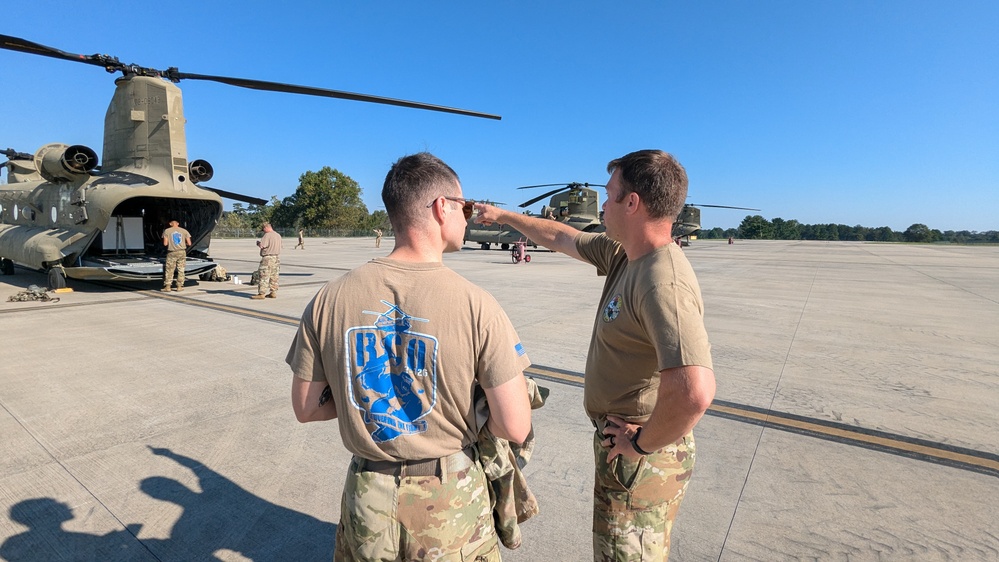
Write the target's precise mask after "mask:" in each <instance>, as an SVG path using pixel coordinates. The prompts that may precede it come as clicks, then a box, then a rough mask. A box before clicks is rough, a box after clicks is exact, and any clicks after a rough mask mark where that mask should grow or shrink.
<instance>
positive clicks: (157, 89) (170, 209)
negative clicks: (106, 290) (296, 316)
mask: <svg viewBox="0 0 999 562" xmlns="http://www.w3.org/2000/svg"><path fill="white" fill-rule="evenodd" d="M116 85H117V89H116V91H115V95H114V97H113V98H112V101H111V104H110V106H109V108H108V112H107V116H106V118H105V139H104V154H103V166H102V167H101V169H99V170H98V169H96V164H97V159H96V154H95V153H94V152H93V151H92V150H90V149H88V148H86V147H83V146H66V145H62V144H49V145H46V146H44V147H42V148H41V149H39V150H38V151H37V152H35V153H34V154H23V153H11V151H8V153H9V154H8V156H9V158H10V160H9V161H8V162H7V163H6V164H5V166H6V168H7V180H8V183H7V184H6V185H0V257H2V258H5V259H8V260H11V261H13V262H14V263H17V264H20V265H22V266H26V267H29V268H33V269H41V270H48V269H51V268H53V267H58V266H61V267H62V268H64V270H65V273H66V276H68V277H74V278H78V279H129V280H147V279H157V278H160V277H162V275H163V261H164V259H163V258H164V256H165V248H164V246H163V244H162V238H161V233H162V231H163V229H164V228H166V226H167V224H168V223H169V221H171V220H176V221H178V222H179V223H180V224H181V226H183V227H184V228H186V229H187V230H188V231H189V232H190V233H191V239H192V243H193V244H192V247H191V248H189V249H188V256H189V259H188V263H187V268H186V273H187V274H188V275H198V274H200V273H204V272H206V271H210V270H211V269H214V268H215V263H213V262H212V261H211V260H210V259H208V255H207V251H208V245H209V241H210V239H211V232H212V230H213V229H214V228H215V225H216V224H217V223H218V219H219V217H220V216H221V215H222V198H221V197H220V196H219V195H218V194H217V193H215V192H213V191H210V190H207V189H203V188H201V187H198V186H197V185H196V183H195V180H197V179H199V178H198V175H197V173H196V172H195V171H194V170H193V169H192V168H191V167H190V165H189V163H188V160H187V148H186V143H185V139H184V116H183V108H182V102H181V95H180V89H179V88H177V87H176V86H175V85H173V84H172V83H170V82H167V81H165V80H163V79H160V78H155V77H145V76H130V77H124V78H119V79H118V80H117V81H116ZM205 165H207V164H205ZM192 176H193V177H192ZM200 179H204V177H203V176H202V177H201V178H200Z"/></svg>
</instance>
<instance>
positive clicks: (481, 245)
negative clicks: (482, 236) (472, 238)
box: [479, 242, 489, 250]
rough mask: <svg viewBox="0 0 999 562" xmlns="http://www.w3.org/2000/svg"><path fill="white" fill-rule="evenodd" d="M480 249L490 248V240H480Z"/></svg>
mask: <svg viewBox="0 0 999 562" xmlns="http://www.w3.org/2000/svg"><path fill="white" fill-rule="evenodd" d="M479 249H481V250H488V249H489V242H480V243H479Z"/></svg>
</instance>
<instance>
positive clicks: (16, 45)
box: [0, 35, 117, 68]
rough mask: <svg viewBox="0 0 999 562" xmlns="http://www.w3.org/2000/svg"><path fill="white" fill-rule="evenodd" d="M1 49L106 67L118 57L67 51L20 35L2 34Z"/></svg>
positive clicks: (0, 38) (0, 36)
mask: <svg viewBox="0 0 999 562" xmlns="http://www.w3.org/2000/svg"><path fill="white" fill-rule="evenodd" d="M0 49H7V50H8V51H20V52H22V53H29V54H32V55H41V56H43V57H52V58H54V59H62V60H68V61H73V62H82V63H85V64H92V65H94V66H103V67H105V68H106V67H107V66H108V63H109V62H110V61H112V60H114V61H115V62H117V59H111V58H110V57H107V56H103V55H79V54H76V53H67V52H66V51H60V50H59V49H55V48H53V47H49V46H47V45H42V44H40V43H35V42H33V41H27V40H25V39H21V38H20V37H11V36H10V35H0Z"/></svg>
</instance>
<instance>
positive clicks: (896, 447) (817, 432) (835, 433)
mask: <svg viewBox="0 0 999 562" xmlns="http://www.w3.org/2000/svg"><path fill="white" fill-rule="evenodd" d="M525 374H528V375H531V376H533V377H535V378H539V379H543V380H548V381H553V382H565V383H568V384H571V385H572V386H577V387H582V386H583V375H582V374H581V373H576V372H573V371H566V370H563V369H556V368H554V367H545V366H542V365H531V366H530V367H528V368H527V370H526V371H525ZM707 413H708V414H709V415H714V416H718V417H721V418H725V419H730V420H733V421H740V422H744V423H751V424H754V425H760V426H763V427H770V428H773V429H779V430H782V431H790V432H792V433H797V434H799V435H807V436H809V437H816V438H819V439H825V440H827V441H834V442H837V443H843V444H846V445H853V446H856V447H863V448H865V449H871V450H875V451H881V452H883V453H890V454H893V455H900V456H903V457H908V458H912V459H916V460H921V461H925V462H931V463H934V464H941V465H944V466H950V467H953V468H960V469H962V470H968V471H972V472H978V473H981V474H987V475H990V476H999V455H995V454H992V453H986V452H984V451H977V450H975V449H966V448H963V447H954V446H951V445H946V444H944V443H936V442H933V441H926V440H923V439H915V438H912V437H906V436H904V435H898V434H894V433H887V432H884V431H877V430H873V429H866V428H862V427H856V426H851V425H846V424H842V423H837V422H832V421H827V420H820V419H816V418H807V417H804V416H797V415H794V414H788V413H784V412H775V411H767V410H764V409H763V408H755V407H753V406H746V405H743V404H737V403H735V402H726V401H724V400H715V401H714V402H713V403H712V404H711V406H710V407H709V408H708V412H707Z"/></svg>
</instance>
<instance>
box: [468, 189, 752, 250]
mask: <svg viewBox="0 0 999 562" xmlns="http://www.w3.org/2000/svg"><path fill="white" fill-rule="evenodd" d="M552 186H559V187H557V188H556V189H553V190H551V191H548V192H546V193H543V194H541V195H539V196H537V197H535V198H533V199H529V200H527V201H524V202H523V203H521V204H520V205H519V206H520V207H522V208H526V207H529V206H531V205H533V204H535V203H537V202H538V201H541V200H542V199H544V198H545V197H548V196H551V200H550V201H549V205H545V206H543V207H541V215H540V216H542V217H547V218H551V219H554V220H557V221H559V222H564V223H566V224H568V225H569V226H572V227H573V228H576V229H577V230H581V231H583V232H602V231H603V230H604V225H603V222H602V213H603V211H602V210H601V209H600V195H599V192H598V191H597V190H595V189H591V188H592V187H606V186H604V185H600V184H592V183H577V182H572V183H568V184H563V183H546V184H541V185H527V186H524V187H518V188H517V189H536V188H539V187H552ZM699 207H713V208H716V209H742V210H744V211H759V209H750V208H748V207H732V206H729V205H701V204H691V203H688V204H685V205H684V206H683V208H682V209H681V210H680V213H679V214H678V215H677V217H676V221H675V222H674V223H673V231H672V237H673V239H674V240H678V241H681V243H682V244H684V245H689V244H690V237H691V236H693V235H696V234H697V232H698V231H700V230H701V210H700V208H699ZM525 213H527V214H529V215H533V213H531V212H530V211H525ZM474 221H475V217H472V218H471V219H469V220H468V226H467V227H466V228H465V241H466V242H478V243H479V244H480V246H481V247H482V249H484V250H488V249H489V247H490V245H491V244H499V245H500V247H501V248H502V249H504V250H506V249H507V248H508V247H509V245H510V244H512V243H514V242H516V241H517V240H519V239H520V238H521V237H523V236H524V235H523V234H521V233H520V232H518V231H517V230H514V229H513V228H511V227H509V226H507V225H500V224H491V225H489V226H486V225H481V224H475V222H474ZM683 238H686V240H685V241H683V240H681V239H683ZM528 244H529V245H531V246H534V247H537V244H534V242H532V241H530V240H528Z"/></svg>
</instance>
